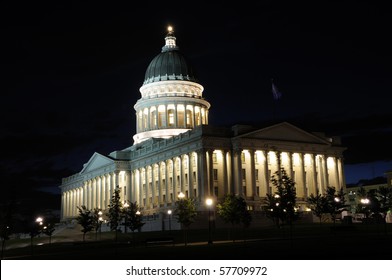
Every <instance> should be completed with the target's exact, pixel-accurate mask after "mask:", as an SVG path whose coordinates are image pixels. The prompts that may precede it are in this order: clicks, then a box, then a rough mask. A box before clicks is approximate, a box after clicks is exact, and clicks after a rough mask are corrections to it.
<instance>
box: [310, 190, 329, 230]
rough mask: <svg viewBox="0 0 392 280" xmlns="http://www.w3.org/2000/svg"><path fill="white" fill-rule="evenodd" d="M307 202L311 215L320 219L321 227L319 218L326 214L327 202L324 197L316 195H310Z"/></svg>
mask: <svg viewBox="0 0 392 280" xmlns="http://www.w3.org/2000/svg"><path fill="white" fill-rule="evenodd" d="M307 202H308V204H309V208H310V209H311V210H312V212H313V214H314V215H316V217H318V218H319V219H320V225H321V218H322V216H323V214H324V213H325V212H326V203H327V200H326V198H325V196H323V195H321V194H317V195H314V194H311V195H310V196H309V197H308V199H307Z"/></svg>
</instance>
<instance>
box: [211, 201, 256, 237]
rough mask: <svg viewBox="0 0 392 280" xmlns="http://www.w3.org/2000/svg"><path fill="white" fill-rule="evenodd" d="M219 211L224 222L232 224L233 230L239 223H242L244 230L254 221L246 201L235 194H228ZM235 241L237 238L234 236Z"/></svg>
mask: <svg viewBox="0 0 392 280" xmlns="http://www.w3.org/2000/svg"><path fill="white" fill-rule="evenodd" d="M217 209H218V210H217V212H218V215H219V216H220V217H221V218H222V219H223V221H224V222H225V223H231V228H232V230H233V229H234V225H235V224H239V223H242V224H243V226H244V228H245V227H248V226H249V225H250V222H251V220H252V216H251V215H250V212H249V210H248V209H247V204H246V201H245V199H244V198H243V197H240V196H236V195H234V194H226V195H225V196H224V198H223V201H222V203H219V204H218V205H217ZM229 233H230V231H229ZM234 241H235V238H234V234H233V242H234Z"/></svg>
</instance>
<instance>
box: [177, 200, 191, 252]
mask: <svg viewBox="0 0 392 280" xmlns="http://www.w3.org/2000/svg"><path fill="white" fill-rule="evenodd" d="M175 207H176V208H175V210H174V215H176V217H177V221H178V222H179V223H180V224H181V225H182V228H183V232H184V242H185V246H186V245H187V241H188V240H187V238H188V237H187V231H188V229H189V226H190V225H191V224H192V223H193V222H194V221H195V218H196V216H197V211H196V202H195V200H194V199H193V198H182V199H179V200H177V201H176V203H175Z"/></svg>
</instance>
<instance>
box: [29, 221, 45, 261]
mask: <svg viewBox="0 0 392 280" xmlns="http://www.w3.org/2000/svg"><path fill="white" fill-rule="evenodd" d="M43 221H44V219H43V218H42V217H37V218H36V219H35V222H36V223H37V224H38V229H39V227H40V226H42V224H43ZM38 232H39V230H36V225H35V224H33V226H32V228H31V232H30V245H31V255H33V238H34V236H35V234H36V233H37V234H38Z"/></svg>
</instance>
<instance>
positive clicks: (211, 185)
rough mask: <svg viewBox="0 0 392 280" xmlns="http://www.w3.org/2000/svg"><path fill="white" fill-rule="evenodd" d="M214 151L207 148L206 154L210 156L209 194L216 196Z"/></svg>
mask: <svg viewBox="0 0 392 280" xmlns="http://www.w3.org/2000/svg"><path fill="white" fill-rule="evenodd" d="M212 154H213V151H212V150H207V151H206V155H207V158H208V169H207V170H208V174H207V176H208V193H207V195H208V196H215V192H214V161H213V158H212Z"/></svg>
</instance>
